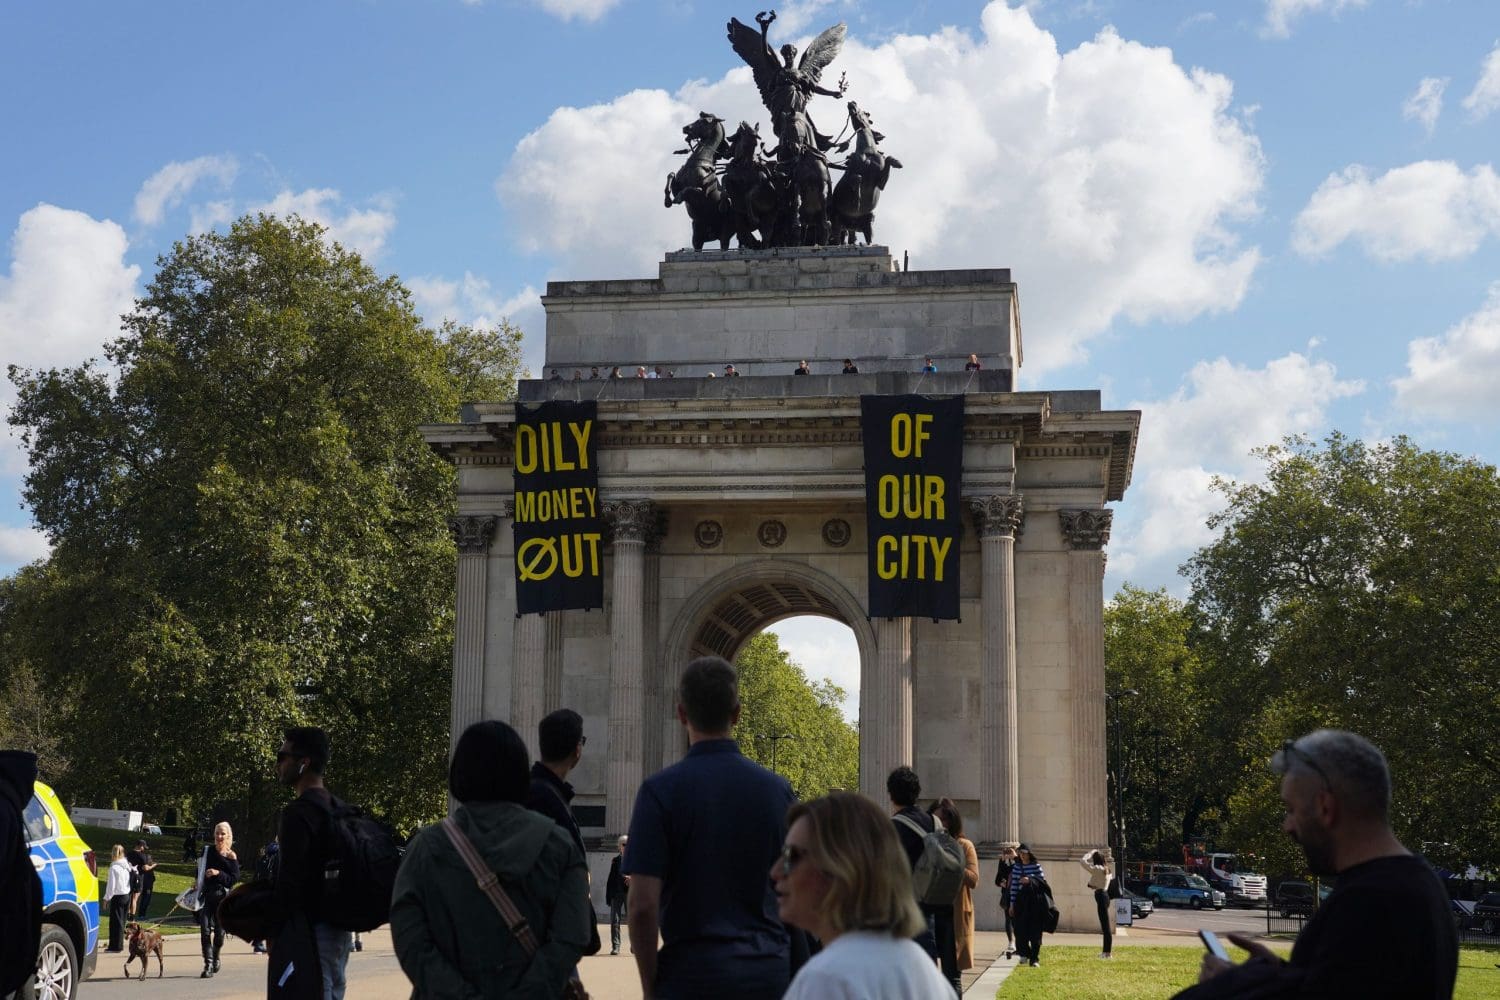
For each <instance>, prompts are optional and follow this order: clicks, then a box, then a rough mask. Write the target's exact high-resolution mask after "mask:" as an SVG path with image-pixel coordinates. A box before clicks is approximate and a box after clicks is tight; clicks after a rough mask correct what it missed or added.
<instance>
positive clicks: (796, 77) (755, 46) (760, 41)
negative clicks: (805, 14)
mask: <svg viewBox="0 0 1500 1000" xmlns="http://www.w3.org/2000/svg"><path fill="white" fill-rule="evenodd" d="M775 20H776V12H775V11H774V10H773V11H762V12H761V13H759V14H756V15H755V23H756V24H758V25H760V31H756V30H755V29H754V28H752V27H750V26H749V25H747V24H744V23H742V22H741V21H740V20H739V19H738V18H733V17H732V18H730V19H729V43H730V44H731V45H733V46H734V51H735V52H737V53H739V56H740V58H741V59H743V60H745V62H746V63H748V64H749V66H750V70H751V72H753V73H754V74H755V85H756V87H758V88H760V97H761V100H762V101H764V102H765V105H766V110H768V111H770V112H771V120H772V121H773V122H776V121H781V120H783V119H782V116H783V115H784V114H790V115H791V116H792V117H793V119H794V120H800V121H799V125H805V131H806V133H808V134H810V135H811V136H812V137H813V138H814V139H815V140H816V147H817V148H818V149H819V150H827V149H829V148H831V147H832V146H833V140H832V139H830V138H828V136H826V135H823V134H822V133H820V132H818V130H817V129H816V128H814V127H813V124H812V119H811V118H809V117H808V114H807V102H808V100H809V99H810V98H811V97H812V95H813V94H822V95H823V96H824V97H843V96H844V82H843V80H842V79H841V80H840V81H839V89H838V90H829V89H827V88H826V87H820V86H818V80H819V79H820V78H821V77H822V75H823V70H824V69H825V68H827V66H828V64H829V63H831V62H833V60H834V59H835V58H837V57H838V54H839V50H840V49H842V48H843V47H844V34H845V32H846V30H847V29H846V28H845V27H844V25H843V23H842V22H840V23H839V24H835V25H834V26H833V27H831V28H829V29H828V30H826V31H824V32H823V33H822V34H821V35H819V36H818V37H817V38H814V39H813V41H812V44H811V45H809V46H808V47H807V51H806V52H804V53H802V60H801V61H800V62H795V63H794V60H796V58H797V46H795V45H791V44H787V45H783V46H782V47H781V55H782V58H783V59H784V60H785V63H784V64H783V62H781V61H779V60H778V59H777V58H776V53H775V52H773V51H772V50H771V43H770V40H769V39H768V38H767V33H768V32H769V31H770V28H771V23H772V22H773V21H775ZM798 131H803V130H802V129H800V128H799V129H798Z"/></svg>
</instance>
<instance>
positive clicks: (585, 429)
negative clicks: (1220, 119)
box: [568, 420, 594, 469]
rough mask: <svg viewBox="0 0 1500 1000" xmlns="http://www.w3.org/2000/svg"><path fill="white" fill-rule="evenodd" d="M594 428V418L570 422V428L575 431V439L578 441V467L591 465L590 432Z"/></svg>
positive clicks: (582, 467) (584, 467)
mask: <svg viewBox="0 0 1500 1000" xmlns="http://www.w3.org/2000/svg"><path fill="white" fill-rule="evenodd" d="M593 429H594V422H593V421H592V420H585V421H584V422H583V423H581V424H569V425H568V430H570V431H572V432H573V440H574V441H576V442H578V468H580V469H587V468H588V467H589V432H590V431H592V430H593Z"/></svg>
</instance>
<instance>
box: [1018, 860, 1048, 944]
mask: <svg viewBox="0 0 1500 1000" xmlns="http://www.w3.org/2000/svg"><path fill="white" fill-rule="evenodd" d="M1046 880H1047V873H1046V872H1045V871H1044V870H1043V869H1042V866H1041V864H1040V863H1039V862H1038V861H1037V859H1036V855H1034V854H1032V853H1031V848H1029V847H1027V846H1026V845H1025V844H1022V845H1020V846H1019V847H1017V848H1016V863H1015V864H1014V865H1012V866H1011V869H1010V915H1011V919H1013V920H1014V921H1015V924H1016V954H1018V955H1020V956H1021V960H1022V961H1024V962H1029V963H1030V964H1031V966H1032V967H1033V968H1035V967H1036V966H1039V965H1041V964H1042V954H1041V953H1042V927H1043V924H1044V923H1045V922H1046V918H1047V900H1048V898H1049V893H1048V891H1047V881H1046Z"/></svg>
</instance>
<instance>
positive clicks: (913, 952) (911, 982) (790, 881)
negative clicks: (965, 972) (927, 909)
mask: <svg viewBox="0 0 1500 1000" xmlns="http://www.w3.org/2000/svg"><path fill="white" fill-rule="evenodd" d="M787 822H788V826H787V832H786V844H785V846H784V847H783V848H782V852H781V856H780V857H779V858H778V859H777V860H776V861H775V862H774V863H773V864H772V865H771V881H772V884H773V885H774V886H775V890H776V899H777V912H778V913H779V914H780V916H781V919H782V920H783V921H785V922H786V923H788V924H791V925H792V926H794V927H800V928H802V929H803V930H805V931H807V932H808V933H810V934H812V935H813V936H814V937H816V938H817V939H818V940H819V941H821V942H822V943H823V947H822V950H821V951H819V952H818V954H817V955H815V956H813V958H812V959H811V960H809V961H808V963H807V964H806V965H804V966H803V967H802V969H801V970H800V971H798V973H797V976H796V978H795V979H793V980H792V985H791V988H790V989H789V990H788V991H787V993H786V997H785V1000H825V998H828V997H835V998H855V997H857V998H860V1000H951V998H952V996H953V990H952V988H951V987H950V986H949V984H948V983H947V981H946V980H945V979H944V978H943V975H942V974H941V973H940V972H938V970H937V967H936V966H934V965H933V963H932V959H931V958H929V957H928V955H927V953H926V952H925V951H923V950H922V949H921V948H919V947H918V946H917V945H916V943H915V942H914V941H913V940H912V938H913V937H915V936H916V935H917V934H918V933H919V932H920V931H921V930H922V928H923V927H924V926H925V924H926V920H925V919H924V918H923V916H922V913H921V911H920V910H918V909H917V901H916V898H915V896H913V895H912V890H911V873H910V866H909V864H908V862H907V859H906V854H905V852H904V850H903V849H902V847H901V843H900V841H899V840H897V837H896V828H895V827H894V826H892V825H891V822H890V820H889V819H888V818H887V817H886V816H885V815H884V814H883V813H882V812H881V811H880V807H879V806H877V805H875V803H873V802H871V801H870V800H869V799H867V798H865V797H864V796H862V795H857V794H854V793H852V792H834V793H832V794H831V795H826V796H824V797H823V798H820V799H814V800H813V801H811V802H803V803H798V804H797V805H794V806H792V808H791V810H790V811H789V812H788V813H787Z"/></svg>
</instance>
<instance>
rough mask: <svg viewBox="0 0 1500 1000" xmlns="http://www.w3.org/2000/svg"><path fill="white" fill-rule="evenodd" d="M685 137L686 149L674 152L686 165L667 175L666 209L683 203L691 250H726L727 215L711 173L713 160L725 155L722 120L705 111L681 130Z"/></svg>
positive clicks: (664, 195) (722, 194)
mask: <svg viewBox="0 0 1500 1000" xmlns="http://www.w3.org/2000/svg"><path fill="white" fill-rule="evenodd" d="M682 134H683V135H684V136H686V137H687V141H688V148H687V149H679V150H678V151H677V152H679V153H686V154H687V157H688V159H687V162H686V163H684V164H683V165H682V166H681V167H679V168H678V169H677V172H676V173H673V174H668V175H667V186H666V189H665V191H663V193H662V200H663V203H664V204H665V205H666V207H667V208H671V207H672V206H673V205H678V204H686V205H687V210H688V218H689V219H691V220H692V223H693V249H694V250H702V249H703V244H705V243H707V242H709V241H711V240H718V241H719V249H720V250H728V249H729V237H730V236H731V235H733V232H734V231H733V227H732V223H731V220H730V216H729V213H728V212H726V211H725V206H724V189H723V188H722V187H721V186H720V185H719V178H718V176H717V175H716V174H715V172H714V164H715V162H716V161H717V160H720V159H722V158H724V157H725V156H727V155H729V150H728V147H727V146H725V144H724V121H723V119H721V118H715V117H714V116H713V115H711V114H708V113H707V112H699V114H698V118H697V120H696V121H694V122H692V123H691V124H689V125H684V126H683V127H682Z"/></svg>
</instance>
